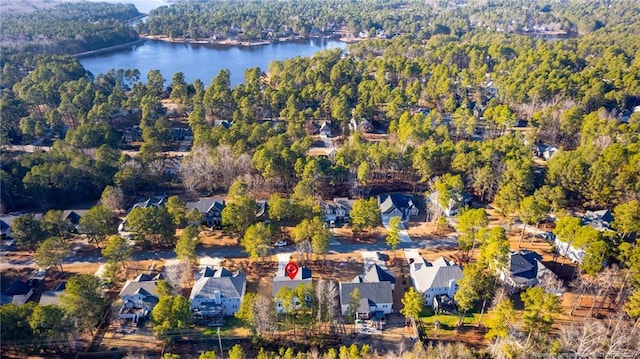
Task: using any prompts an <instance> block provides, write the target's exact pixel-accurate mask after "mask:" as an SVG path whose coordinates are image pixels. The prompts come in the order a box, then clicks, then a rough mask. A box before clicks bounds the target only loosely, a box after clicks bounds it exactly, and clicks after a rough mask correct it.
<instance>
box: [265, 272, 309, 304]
mask: <svg viewBox="0 0 640 359" xmlns="http://www.w3.org/2000/svg"><path fill="white" fill-rule="evenodd" d="M312 283H313V279H312V278H311V269H309V268H307V267H305V266H302V267H300V269H298V273H296V276H295V277H293V279H291V278H289V276H288V275H287V274H286V273H285V271H284V267H282V268H278V271H277V272H276V275H275V277H273V289H272V295H273V297H274V298H275V297H276V295H277V294H278V292H279V291H280V289H281V288H282V287H288V288H291V289H294V288H296V287H297V286H298V285H300V284H304V285H311V284H312ZM276 311H277V312H278V313H282V312H283V311H284V308H283V307H282V303H280V302H278V301H276Z"/></svg>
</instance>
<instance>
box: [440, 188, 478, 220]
mask: <svg viewBox="0 0 640 359" xmlns="http://www.w3.org/2000/svg"><path fill="white" fill-rule="evenodd" d="M438 197H439V195H438V192H437V191H433V192H431V193H430V194H429V201H430V203H431V204H432V207H431V208H432V209H433V210H434V211H437V212H439V213H442V214H444V215H445V216H447V217H451V216H455V215H456V214H458V212H460V209H462V208H464V207H466V206H469V205H470V204H471V200H472V197H471V195H470V194H468V193H467V192H465V191H462V192H456V193H453V195H452V198H450V199H449V204H448V205H447V207H445V208H443V207H442V205H441V204H440V202H439V201H438Z"/></svg>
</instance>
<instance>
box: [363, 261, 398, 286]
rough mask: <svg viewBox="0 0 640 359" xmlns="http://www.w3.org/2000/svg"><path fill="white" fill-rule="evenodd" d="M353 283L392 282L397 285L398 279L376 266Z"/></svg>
mask: <svg viewBox="0 0 640 359" xmlns="http://www.w3.org/2000/svg"><path fill="white" fill-rule="evenodd" d="M353 281H354V282H360V283H378V282H390V283H393V284H395V283H396V277H394V276H393V275H391V274H390V273H389V272H387V271H386V270H384V269H382V267H380V266H379V265H377V264H374V265H372V266H371V267H369V270H368V271H367V272H366V273H365V274H364V275H359V276H357V277H356V278H355V279H354V280H353Z"/></svg>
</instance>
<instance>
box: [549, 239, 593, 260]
mask: <svg viewBox="0 0 640 359" xmlns="http://www.w3.org/2000/svg"><path fill="white" fill-rule="evenodd" d="M553 244H554V245H555V247H556V253H558V254H560V255H561V256H563V257H566V258H569V259H570V260H571V261H572V262H574V263H582V260H584V256H585V255H586V254H587V252H585V250H584V249H582V248H576V247H574V246H573V245H571V243H567V242H563V241H561V240H560V239H559V238H558V237H555V240H554V243H553Z"/></svg>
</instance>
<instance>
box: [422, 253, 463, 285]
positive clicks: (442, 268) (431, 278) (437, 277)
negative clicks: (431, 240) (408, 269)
mask: <svg viewBox="0 0 640 359" xmlns="http://www.w3.org/2000/svg"><path fill="white" fill-rule="evenodd" d="M411 265H412V266H413V268H412V274H413V280H414V282H415V283H414V284H415V285H416V289H418V290H420V291H423V292H424V291H426V290H428V289H429V288H446V287H449V283H450V282H451V281H452V280H456V281H457V280H460V279H462V277H463V276H462V268H460V266H458V265H455V264H453V263H452V262H449V261H447V260H446V259H444V258H442V257H441V258H438V259H436V260H435V261H434V262H433V263H431V264H429V263H427V262H426V261H425V262H421V261H418V262H415V263H412V264H411Z"/></svg>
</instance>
